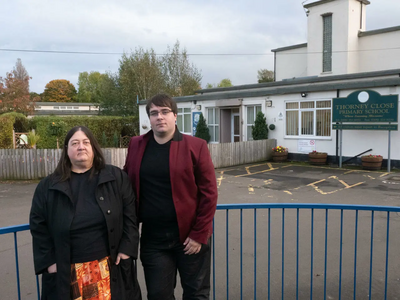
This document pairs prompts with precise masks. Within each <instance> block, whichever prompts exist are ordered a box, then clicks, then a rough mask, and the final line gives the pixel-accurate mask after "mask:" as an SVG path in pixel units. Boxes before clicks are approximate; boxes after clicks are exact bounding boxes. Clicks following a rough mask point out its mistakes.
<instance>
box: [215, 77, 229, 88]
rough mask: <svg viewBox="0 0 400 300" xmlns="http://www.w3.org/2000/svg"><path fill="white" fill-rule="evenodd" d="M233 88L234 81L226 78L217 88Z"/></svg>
mask: <svg viewBox="0 0 400 300" xmlns="http://www.w3.org/2000/svg"><path fill="white" fill-rule="evenodd" d="M230 86H233V84H232V81H231V80H230V79H229V78H224V79H222V80H221V81H220V83H218V86H217V87H230Z"/></svg>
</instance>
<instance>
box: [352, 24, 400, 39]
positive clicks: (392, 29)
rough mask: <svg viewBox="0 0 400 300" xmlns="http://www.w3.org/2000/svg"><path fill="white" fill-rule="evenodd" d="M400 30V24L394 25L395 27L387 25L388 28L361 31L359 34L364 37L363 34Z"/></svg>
mask: <svg viewBox="0 0 400 300" xmlns="http://www.w3.org/2000/svg"><path fill="white" fill-rule="evenodd" d="M399 30H400V26H393V27H387V28H381V29H375V30H368V31H359V32H358V36H359V37H363V36H369V35H374V34H380V33H387V32H393V31H399Z"/></svg>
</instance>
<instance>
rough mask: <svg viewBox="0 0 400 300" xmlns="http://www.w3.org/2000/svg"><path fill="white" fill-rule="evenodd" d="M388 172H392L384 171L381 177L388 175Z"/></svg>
mask: <svg viewBox="0 0 400 300" xmlns="http://www.w3.org/2000/svg"><path fill="white" fill-rule="evenodd" d="M388 174H390V173H383V174H382V175H381V176H379V177H383V176H386V175H388Z"/></svg>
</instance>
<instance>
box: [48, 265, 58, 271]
mask: <svg viewBox="0 0 400 300" xmlns="http://www.w3.org/2000/svg"><path fill="white" fill-rule="evenodd" d="M47 272H48V273H57V265H56V264H52V265H51V266H50V267H48V268H47Z"/></svg>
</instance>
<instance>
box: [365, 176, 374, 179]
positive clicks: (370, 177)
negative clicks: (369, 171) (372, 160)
mask: <svg viewBox="0 0 400 300" xmlns="http://www.w3.org/2000/svg"><path fill="white" fill-rule="evenodd" d="M364 177H368V178H369V179H375V177H372V176H371V175H364Z"/></svg>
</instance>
